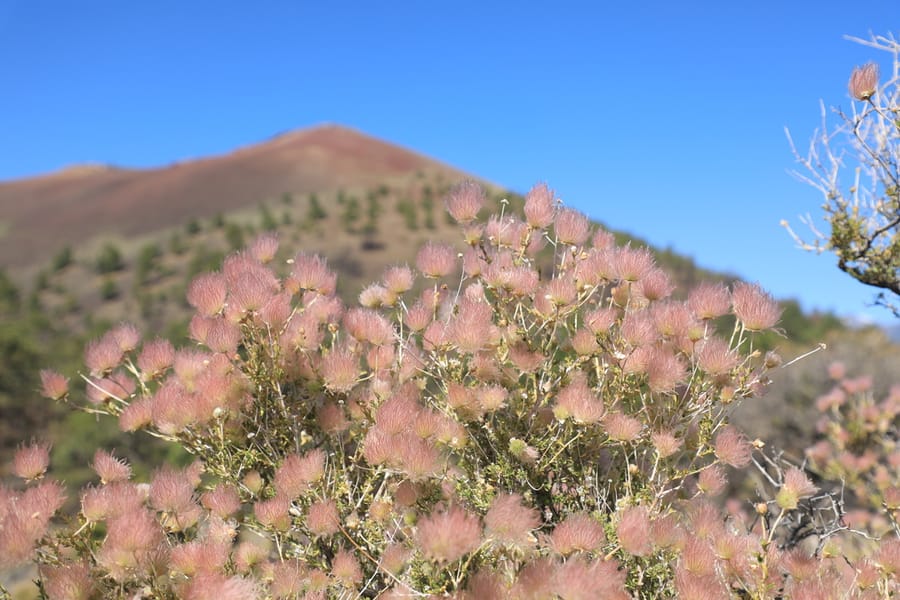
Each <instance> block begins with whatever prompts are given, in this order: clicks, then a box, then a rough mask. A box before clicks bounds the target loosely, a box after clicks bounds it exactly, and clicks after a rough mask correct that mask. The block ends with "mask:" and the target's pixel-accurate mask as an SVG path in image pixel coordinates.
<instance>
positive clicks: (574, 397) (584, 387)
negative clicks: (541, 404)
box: [553, 371, 606, 424]
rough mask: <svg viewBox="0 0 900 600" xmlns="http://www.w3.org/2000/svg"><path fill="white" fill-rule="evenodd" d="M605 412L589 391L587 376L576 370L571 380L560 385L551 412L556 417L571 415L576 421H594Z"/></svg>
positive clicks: (604, 408) (597, 399) (596, 398)
mask: <svg viewBox="0 0 900 600" xmlns="http://www.w3.org/2000/svg"><path fill="white" fill-rule="evenodd" d="M605 412H606V407H605V406H604V405H603V402H602V401H601V400H600V399H599V398H598V397H597V396H596V395H595V394H594V392H593V391H591V388H590V387H589V386H588V382H587V377H586V376H585V375H584V373H583V372H581V371H576V372H575V373H574V374H573V376H572V380H571V382H569V383H568V384H567V385H565V386H564V387H562V388H561V389H560V390H559V394H557V399H556V406H555V407H554V408H553V414H554V415H555V416H556V418H557V419H565V418H568V417H572V419H573V420H574V421H575V422H576V423H586V424H590V423H596V422H598V421H599V420H600V419H601V418H602V417H603V415H604V413H605Z"/></svg>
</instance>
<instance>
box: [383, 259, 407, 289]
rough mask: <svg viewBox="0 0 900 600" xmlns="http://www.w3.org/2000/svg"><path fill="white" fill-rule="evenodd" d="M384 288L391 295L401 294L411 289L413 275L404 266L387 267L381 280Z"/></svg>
mask: <svg viewBox="0 0 900 600" xmlns="http://www.w3.org/2000/svg"><path fill="white" fill-rule="evenodd" d="M381 280H382V282H383V283H384V287H385V288H387V290H388V291H389V292H391V293H392V294H402V293H404V292H407V291H409V290H410V289H412V286H413V284H414V283H415V275H414V274H413V272H412V269H410V268H409V267H407V266H406V265H399V266H394V267H388V269H387V270H386V271H385V272H384V275H383V276H382V278H381Z"/></svg>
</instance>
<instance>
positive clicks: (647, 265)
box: [613, 246, 655, 283]
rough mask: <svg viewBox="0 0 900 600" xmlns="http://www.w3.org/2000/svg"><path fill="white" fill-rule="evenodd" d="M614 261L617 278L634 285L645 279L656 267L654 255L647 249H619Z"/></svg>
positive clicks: (628, 247)
mask: <svg viewBox="0 0 900 600" xmlns="http://www.w3.org/2000/svg"><path fill="white" fill-rule="evenodd" d="M613 260H614V263H613V266H614V268H615V270H616V277H617V278H618V279H620V280H621V281H628V282H632V283H633V282H636V281H640V280H641V279H643V278H644V277H645V276H646V275H647V274H648V273H650V271H651V270H652V269H653V268H654V266H655V265H654V260H653V255H652V254H651V253H650V250H648V249H647V248H631V247H630V246H625V247H624V248H618V249H617V250H616V251H615V257H614V259H613Z"/></svg>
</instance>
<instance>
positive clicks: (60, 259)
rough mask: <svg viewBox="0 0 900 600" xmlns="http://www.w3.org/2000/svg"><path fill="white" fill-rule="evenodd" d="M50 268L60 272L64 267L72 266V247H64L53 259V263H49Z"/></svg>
mask: <svg viewBox="0 0 900 600" xmlns="http://www.w3.org/2000/svg"><path fill="white" fill-rule="evenodd" d="M50 264H51V268H52V269H53V270H54V271H56V272H59V271H62V270H63V269H65V268H66V267H68V266H69V265H71V264H72V247H71V246H66V247H65V248H63V249H62V250H60V251H59V252H58V253H57V254H56V255H55V256H54V257H53V261H52V262H51V263H50Z"/></svg>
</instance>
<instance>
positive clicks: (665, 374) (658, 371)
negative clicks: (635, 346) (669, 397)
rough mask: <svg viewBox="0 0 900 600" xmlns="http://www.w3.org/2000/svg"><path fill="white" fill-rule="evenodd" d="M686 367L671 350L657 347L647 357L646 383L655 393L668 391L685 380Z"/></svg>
mask: <svg viewBox="0 0 900 600" xmlns="http://www.w3.org/2000/svg"><path fill="white" fill-rule="evenodd" d="M686 377H687V369H686V367H685V366H684V364H683V363H682V362H681V361H680V360H679V359H678V357H677V356H675V355H674V354H672V352H671V351H669V350H667V349H665V348H662V347H657V348H653V349H652V350H651V351H650V354H649V356H648V358H647V385H648V386H649V387H650V390H651V391H653V392H657V393H668V392H672V391H674V390H675V388H676V387H677V386H678V384H680V383H681V382H683V381H684V380H685V378H686Z"/></svg>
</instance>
